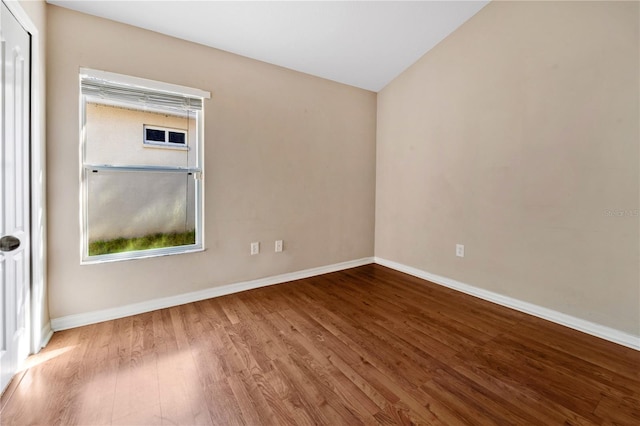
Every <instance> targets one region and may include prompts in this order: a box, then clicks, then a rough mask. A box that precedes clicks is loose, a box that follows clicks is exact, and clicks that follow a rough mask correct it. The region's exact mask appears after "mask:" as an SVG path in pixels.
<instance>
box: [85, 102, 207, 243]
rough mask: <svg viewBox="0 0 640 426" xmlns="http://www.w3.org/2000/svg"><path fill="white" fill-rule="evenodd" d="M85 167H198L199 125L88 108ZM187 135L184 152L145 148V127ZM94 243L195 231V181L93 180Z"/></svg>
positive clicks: (163, 176)
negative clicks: (100, 165) (89, 165)
mask: <svg viewBox="0 0 640 426" xmlns="http://www.w3.org/2000/svg"><path fill="white" fill-rule="evenodd" d="M85 117H86V119H85V126H84V129H85V133H86V144H85V163H87V164H111V165H119V166H132V165H135V166H140V165H144V166H169V167H196V166H197V164H196V161H197V159H196V154H197V147H196V138H195V135H196V134H197V129H196V120H195V118H194V117H193V116H191V117H190V116H187V115H185V116H177V115H171V114H163V113H157V112H151V111H141V110H134V109H130V108H121V107H117V106H112V105H103V104H95V103H87V105H86V107H85ZM145 125H149V126H157V127H164V128H171V129H179V130H184V131H186V132H187V141H186V144H185V146H184V147H179V148H167V147H162V146H157V145H150V144H144V132H143V129H144V126H145ZM88 181H89V182H88V183H89V185H88V191H87V192H88V196H87V200H88V209H87V210H88V211H87V216H88V234H89V235H88V239H89V243H91V242H94V241H97V240H106V239H113V238H119V237H125V238H129V237H140V236H144V235H148V234H152V233H156V232H165V233H169V232H185V231H191V230H193V229H195V219H196V214H195V181H194V179H193V176H187V175H186V174H176V173H139V172H138V173H117V174H114V173H109V172H100V173H92V174H89V175H88Z"/></svg>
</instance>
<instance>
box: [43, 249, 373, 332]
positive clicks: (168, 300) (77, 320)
mask: <svg viewBox="0 0 640 426" xmlns="http://www.w3.org/2000/svg"><path fill="white" fill-rule="evenodd" d="M370 263H373V257H365V258H362V259H357V260H351V261H347V262H342V263H336V264H333V265H327V266H320V267H318V268H311V269H305V270H302V271H297V272H290V273H287V274H282V275H275V276H272V277H266V278H260V279H257V280H252V281H244V282H239V283H234V284H228V285H223V286H220V287H211V288H208V289H205V290H200V291H194V292H191V293H184V294H179V295H176V296H169V297H163V298H159V299H153V300H148V301H145V302H140V303H134V304H131V305H126V306H121V307H117V308H111V309H103V310H100V311H93V312H86V313H82V314H75V315H67V316H64V317H60V318H53V319H52V320H51V328H52V329H53V330H54V331H61V330H67V329H69V328H75V327H82V326H83V325H89V324H96V323H99V322H103V321H109V320H113V319H117V318H124V317H128V316H131V315H136V314H142V313H145V312H151V311H155V310H158V309H164V308H170V307H172V306H178V305H183V304H185V303H191V302H197V301H200V300H205V299H211V298H213V297H218V296H225V295H227V294H232V293H238V292H241V291H245V290H251V289H254V288H260V287H266V286H270V285H274V284H280V283H284V282H287V281H294V280H299V279H302V278H309V277H314V276H316V275H322V274H327V273H330V272H336V271H341V270H343V269H350V268H355V267H357V266H362V265H368V264H370ZM43 335H44V334H43Z"/></svg>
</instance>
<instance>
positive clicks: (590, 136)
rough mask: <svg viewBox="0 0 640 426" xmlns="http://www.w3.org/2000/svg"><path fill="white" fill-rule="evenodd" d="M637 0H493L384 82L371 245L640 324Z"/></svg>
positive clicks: (585, 313)
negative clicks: (460, 247)
mask: <svg viewBox="0 0 640 426" xmlns="http://www.w3.org/2000/svg"><path fill="white" fill-rule="evenodd" d="M638 6H639V4H638V3H637V2H626V3H623V2H607V3H599V2H586V3H582V2H499V3H491V4H489V5H488V6H486V7H485V8H484V9H483V10H481V11H480V12H479V13H478V14H477V15H476V16H474V17H473V18H472V19H471V20H469V21H468V22H467V23H466V24H464V25H463V26H462V27H460V28H459V29H458V30H457V31H456V32H455V33H453V34H452V35H451V36H449V37H448V38H447V39H445V40H444V41H443V42H442V43H440V45H438V46H437V47H436V48H435V49H434V50H432V51H431V52H429V53H427V54H426V55H425V56H424V57H423V58H422V59H420V60H419V61H418V62H417V63H416V64H414V65H413V66H412V67H411V68H409V69H408V70H406V71H405V72H404V73H403V74H402V75H400V76H399V77H398V78H397V79H396V80H394V81H393V82H392V83H391V84H389V85H388V86H387V87H386V88H385V89H384V90H383V91H381V92H380V93H379V94H378V129H377V184H376V185H377V187H376V242H375V245H376V248H375V253H376V256H379V257H382V258H385V259H388V260H392V261H396V262H400V263H402V264H406V265H409V266H412V267H415V268H419V269H421V270H424V271H428V272H431V273H434V274H438V275H441V276H445V277H448V278H452V279H455V280H458V281H461V282H464V283H466V284H470V285H473V286H477V287H480V288H483V289H487V290H490V291H493V292H497V293H500V294H503V295H506V296H509V297H513V298H516V299H520V300H523V301H527V302H531V303H534V304H538V305H540V306H544V307H547V308H550V309H553V310H557V311H560V312H563V313H566V314H569V315H573V316H576V317H578V318H582V319H585V320H589V321H592V322H595V323H598V324H602V325H605V326H609V327H613V328H615V329H618V330H621V331H624V332H627V333H631V334H634V335H640V307H639V305H640V276H639V271H638V270H639V259H640V253H639V235H640V230H639V217H638V208H639V202H638V199H639V193H640V190H639V164H640V161H639V158H640V155H639V149H638V148H639V140H640V133H639V117H640V110H639V95H640V92H639V90H640V88H639V78H640V70H639V51H640V46H639V31H638V27H639V21H640V19H639V18H640V15H639V10H638ZM456 243H462V244H465V246H466V247H465V248H466V256H465V257H464V258H463V259H461V258H457V257H455V244H456Z"/></svg>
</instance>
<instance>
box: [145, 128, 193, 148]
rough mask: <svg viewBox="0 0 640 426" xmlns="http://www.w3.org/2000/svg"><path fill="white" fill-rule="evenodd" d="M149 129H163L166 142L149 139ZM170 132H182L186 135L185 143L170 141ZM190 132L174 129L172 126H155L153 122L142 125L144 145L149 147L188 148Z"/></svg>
mask: <svg viewBox="0 0 640 426" xmlns="http://www.w3.org/2000/svg"><path fill="white" fill-rule="evenodd" d="M147 129H151V130H161V131H163V132H165V134H164V142H160V141H150V140H147ZM169 132H173V133H182V134H183V135H184V140H185V143H173V142H169ZM188 134H189V132H188V131H187V130H184V129H174V128H171V127H162V126H154V125H152V124H145V125H143V126H142V143H143V144H144V146H146V147H149V148H171V149H183V150H188V149H189V146H188V145H187V143H186V141H187V136H188Z"/></svg>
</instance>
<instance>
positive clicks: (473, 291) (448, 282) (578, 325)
mask: <svg viewBox="0 0 640 426" xmlns="http://www.w3.org/2000/svg"><path fill="white" fill-rule="evenodd" d="M374 260H375V263H377V264H379V265H382V266H386V267H388V268H391V269H395V270H396V271H400V272H404V273H405V274H409V275H413V276H414V277H418V278H422V279H424V280H427V281H430V282H432V283H435V284H439V285H442V286H444V287H448V288H451V289H453V290H457V291H460V292H462V293H466V294H470V295H472V296H475V297H478V298H480V299H484V300H488V301H489V302H493V303H496V304H498V305H502V306H506V307H507V308H511V309H515V310H516V311H520V312H524V313H527V314H530V315H533V316H536V317H539V318H543V319H546V320H549V321H551V322H555V323H556V324H560V325H564V326H565V327H569V328H572V329H574V330H578V331H582V332H583V333H587V334H591V335H592V336H596V337H600V338H601V339H605V340H609V341H611V342H614V343H617V344H619V345H623V346H626V347H628V348H632V349H635V350H640V337H639V336H634V335H633V334H628V333H625V332H623V331H620V330H616V329H614V328H610V327H606V326H604V325H600V324H596V323H593V322H590V321H586V320H583V319H580V318H576V317H574V316H571V315H567V314H563V313H562V312H558V311H554V310H552V309H548V308H544V307H542V306H538V305H534V304H533V303H529V302H524V301H522V300H518V299H514V298H512V297H508V296H504V295H501V294H499V293H494V292H492V291H489V290H484V289H482V288H478V287H474V286H472V285H469V284H464V283H461V282H459V281H456V280H452V279H451V278H447V277H442V276H440V275H436V274H432V273H430V272H426V271H423V270H420V269H417V268H413V267H411V266H407V265H403V264H401V263H397V262H393V261H391V260H387V259H382V258H379V257H376V258H374Z"/></svg>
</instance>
